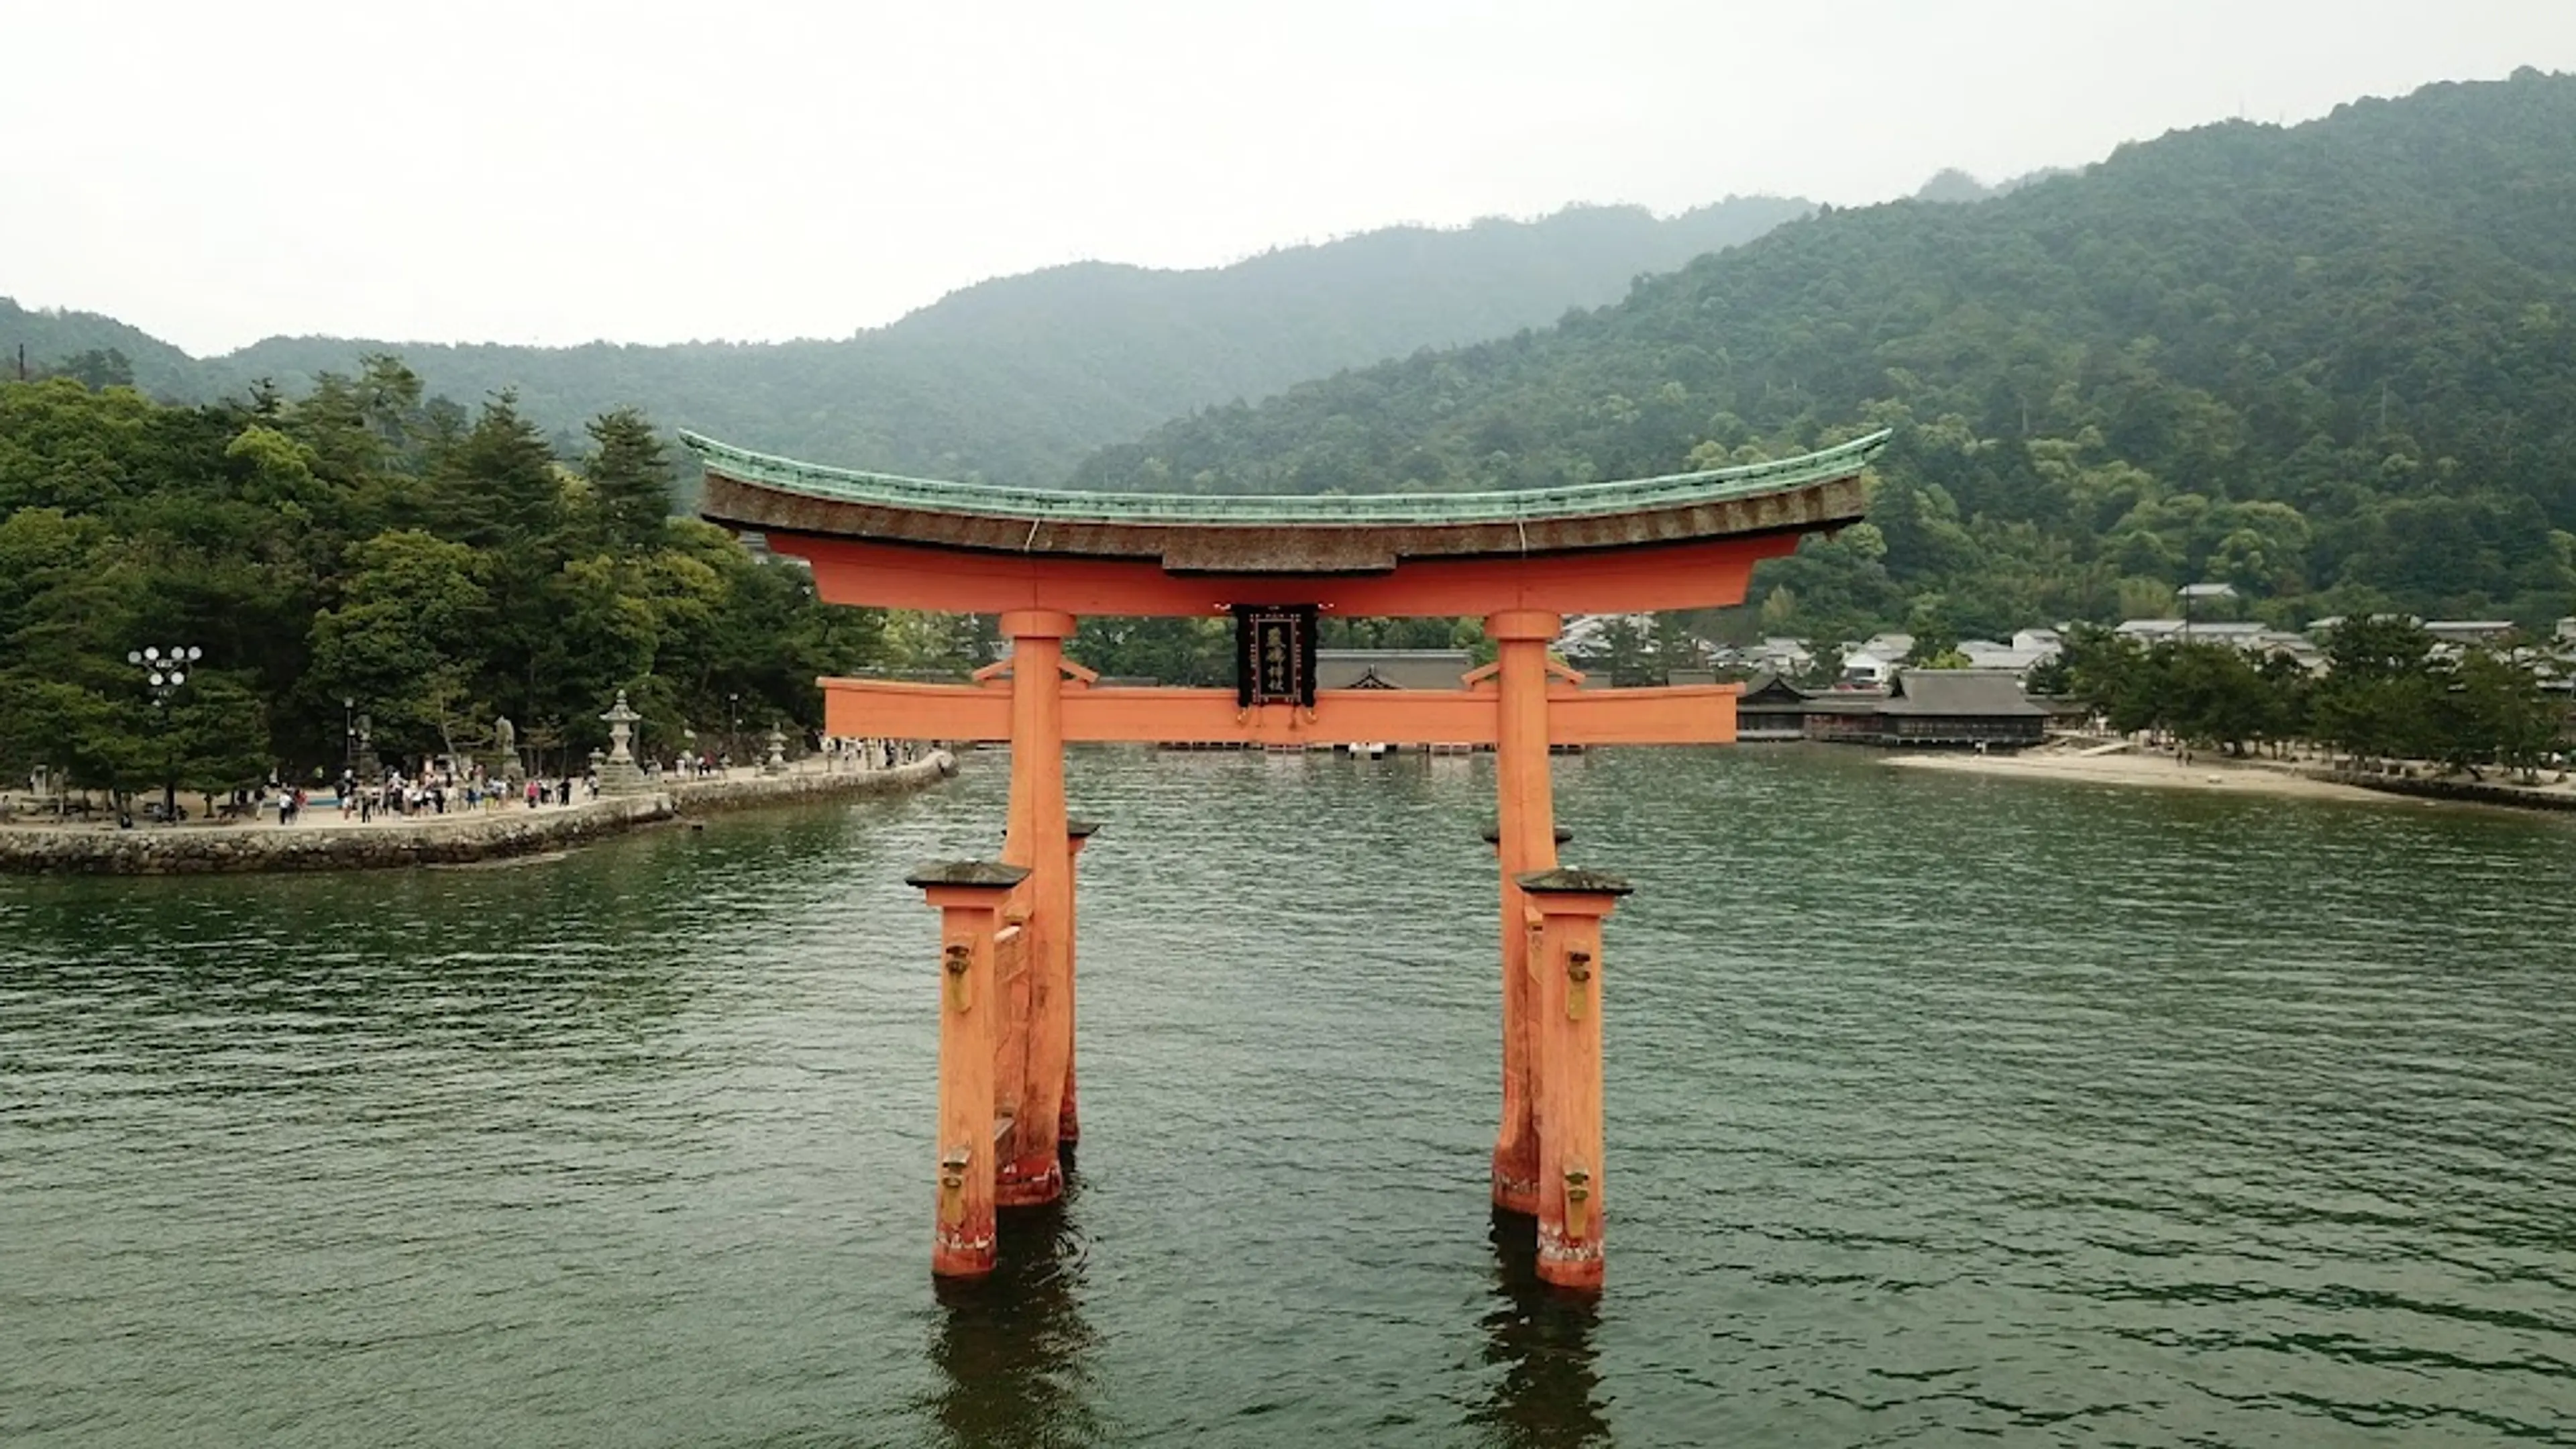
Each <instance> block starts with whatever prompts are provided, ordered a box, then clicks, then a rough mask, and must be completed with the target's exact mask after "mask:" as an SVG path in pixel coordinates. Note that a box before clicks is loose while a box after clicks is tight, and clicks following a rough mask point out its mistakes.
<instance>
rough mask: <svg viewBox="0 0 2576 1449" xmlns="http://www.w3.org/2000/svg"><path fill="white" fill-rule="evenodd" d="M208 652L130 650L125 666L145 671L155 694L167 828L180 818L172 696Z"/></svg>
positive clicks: (179, 648)
mask: <svg viewBox="0 0 2576 1449" xmlns="http://www.w3.org/2000/svg"><path fill="white" fill-rule="evenodd" d="M205 657H206V651H205V650H203V649H200V648H198V647H197V646H196V645H194V644H181V645H175V646H173V647H171V648H169V649H162V648H160V647H158V646H152V647H147V648H142V649H129V650H127V651H126V652H125V662H126V663H128V664H131V665H133V666H135V667H136V668H138V669H140V670H142V671H143V685H144V688H146V689H148V690H150V691H151V692H152V715H153V719H154V721H155V723H156V727H157V728H158V729H159V730H160V733H161V823H162V824H164V825H168V824H171V823H173V822H174V821H176V820H177V819H178V818H179V761H178V757H177V756H176V755H175V754H174V753H173V752H172V750H171V745H170V696H172V695H174V694H176V693H178V692H179V686H181V685H183V684H185V683H187V682H188V671H190V670H192V669H194V668H196V667H197V661H198V660H200V659H203V658H205Z"/></svg>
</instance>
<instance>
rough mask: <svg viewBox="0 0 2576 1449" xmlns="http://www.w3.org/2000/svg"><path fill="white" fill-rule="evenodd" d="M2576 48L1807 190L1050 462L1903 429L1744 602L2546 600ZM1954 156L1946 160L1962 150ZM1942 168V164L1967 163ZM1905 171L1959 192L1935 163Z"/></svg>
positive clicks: (1575, 465)
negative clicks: (1833, 529) (2313, 106)
mask: <svg viewBox="0 0 2576 1449" xmlns="http://www.w3.org/2000/svg"><path fill="white" fill-rule="evenodd" d="M2572 138H2576V76H2563V75H2543V74H2541V73H2540V72H2537V71H2532V70H2525V71H2522V72H2520V73H2518V74H2517V75H2515V76H2514V78H2513V79H2511V80H2509V81H2501V82H2490V83H2481V84H2451V85H2436V86H2431V87H2427V88H2425V89H2424V90H2421V91H2419V92H2417V93H2415V94H2414V95H2412V96H2409V97H2406V98H2405V99H2402V100H2395V101H2363V102H2358V103H2355V104H2351V105H2347V106H2343V107H2340V108H2338V109H2337V110H2336V111H2335V112H2334V113H2333V114H2332V115H2331V116H2329V117H2326V118H2324V119H2321V120H2318V121H2315V122H2312V123H2309V124H2306V125H2301V126H2296V127H2291V128H2287V129H2284V128H2280V127H2276V126H2266V125H2254V124H2248V123H2245V122H2229V123H2225V124H2220V125H2214V126H2208V127H2203V128H2201V129H2198V130H2192V131H2186V132H2177V133H2175V134H2173V135H2169V136H2166V137H2164V138H2162V139H2159V140H2155V141H2149V142H2143V143H2139V144H2134V145H2129V146H2124V147H2122V148H2121V149H2120V150H2119V151H2117V152H2116V153H2114V154H2113V155H2112V156H2111V157H2110V158H2109V159H2107V160H2105V161H2103V162H2101V163H2100V164H2097V165H2095V166H2092V167H2089V168H2086V169H2085V170H2084V171H2083V172H2081V173H2080V174H2074V175H2063V176H2057V177H2054V178H2050V179H2046V180H2041V181H2038V182H2035V183H2033V184H2030V185H2027V186H2022V187H2019V188H2018V189H2015V190H2013V191H2011V193H2010V194H2008V195H2003V196H2000V197H1997V198H1995V199H1993V200H1989V201H1983V202H1980V203H1978V204H1976V205H1948V204H1941V203H1940V202H1938V201H1931V200H1922V199H1913V200H1907V201H1900V202H1895V203H1891V204H1888V205H1884V206H1875V207H1868V208H1862V209H1855V210H1832V211H1828V212H1826V213H1822V214H1819V215H1817V216H1815V217H1813V218H1811V219H1808V220H1805V221H1801V222H1797V223H1795V224H1792V225H1788V226H1784V227H1781V228H1779V229H1778V230H1776V231H1774V232H1772V233H1771V234H1769V235H1767V236H1765V237H1763V238H1762V239H1760V240H1759V241H1756V242H1753V243H1750V244H1748V245H1746V246H1742V247H1739V248H1736V249H1735V250H1733V251H1730V252H1727V253H1725V254H1723V255H1717V256H1709V257H1702V258H1700V259H1699V260H1697V261H1695V262H1693V263H1691V264H1690V265H1689V266H1688V267H1686V268H1684V269H1682V270H1681V271H1680V272H1678V273H1675V274H1672V275H1668V276H1661V277H1656V278H1653V279H1650V280H1648V281H1646V282H1644V283H1642V284H1641V285H1639V286H1638V288H1637V289H1636V290H1635V292H1634V293H1633V294H1631V295H1630V296H1629V297H1628V298H1627V299H1626V300H1624V301H1622V302H1620V303H1618V304H1616V305H1614V306H1609V307H1605V308H1602V309H1600V310H1597V311H1593V312H1588V313H1582V314H1579V315H1576V316H1573V317H1570V318H1568V319H1566V320H1565V321H1564V322H1563V323H1561V324H1560V325H1558V326H1556V327H1554V328H1551V329H1548V330H1545V331H1541V332H1534V333H1530V334H1526V335H1521V336H1516V337H1511V338H1507V339H1503V340H1498V341H1489V342H1484V343H1480V344H1477V345H1474V346H1470V347H1465V348H1460V349H1456V350H1451V351H1442V352H1428V353H1423V354H1420V355H1416V356H1413V357H1408V358H1404V359H1401V360H1396V361H1390V362H1386V363H1383V364H1380V365H1377V366H1374V367H1370V368H1366V369H1361V370H1358V371H1352V372H1347V373H1343V374H1341V375H1339V376H1336V377H1332V378H1328V379H1325V380H1322V381H1319V382H1313V383H1309V384H1306V385H1303V386H1300V387H1297V388H1294V389H1291V390H1290V391H1289V392H1287V393H1285V394H1284V395H1282V396H1280V397H1277V398H1274V399H1272V400H1271V401H1269V402H1267V403H1264V404H1261V405H1260V406H1257V407H1244V406H1233V405H1227V406H1221V407H1214V408H1209V409H1206V410H1203V411H1202V412H1200V413H1199V414H1197V415H1195V416H1193V417H1190V418H1187V419H1183V420H1180V421H1177V422H1174V423H1172V424H1170V425H1168V426H1166V427H1163V428H1161V429H1158V430H1156V431H1154V432H1152V433H1149V434H1146V435H1145V436H1144V437H1143V438H1142V439H1141V440H1139V441H1136V442H1132V443H1129V444H1126V445H1122V446H1119V447H1115V448H1110V449H1107V450H1104V451H1103V452H1102V453H1100V454H1098V455H1096V456H1095V457H1093V458H1091V459H1089V460H1087V461H1086V462H1085V463H1084V465H1083V466H1082V467H1081V468H1080V469H1079V470H1077V472H1076V473H1075V475H1074V479H1073V481H1074V483H1075V485H1076V486H1079V487H1092V488H1115V487H1134V488H1183V489H1196V490H1202V491H1210V492H1260V491H1273V490H1291V491H1309V492H1311V491H1322V490H1326V489H1333V488H1343V489H1349V490H1351V491H1353V492H1360V491H1376V490H1392V489H1464V488H1480V487H1497V486H1518V485H1538V484H1555V483H1564V482H1574V481H1583V480H1589V479H1596V478H1612V477H1621V476H1637V475H1646V474H1654V473H1659V472H1665V471H1669V470H1674V469H1680V468H1686V467H1694V466H1704V465H1711V464H1716V463H1722V462H1728V461H1734V460H1739V459H1743V458H1748V457H1755V456H1761V455H1764V454H1776V453H1781V452H1786V451H1795V450H1798V449H1802V448H1806V447H1810V446H1814V445H1816V444H1818V443H1821V442H1824V441H1828V440H1832V439H1836V438H1840V437H1845V436H1849V435H1852V434H1854V433H1857V432H1859V431H1861V430H1863V429H1866V428H1872V427H1878V426H1890V427H1894V428H1895V429H1897V437H1896V441H1895V443H1894V444H1893V446H1892V447H1891V449H1890V451H1889V453H1888V454H1887V455H1885V457H1886V461H1885V462H1884V464H1883V466H1882V468H1881V470H1880V474H1881V477H1880V483H1879V492H1878V495H1877V500H1876V503H1875V505H1874V508H1873V526H1868V527H1864V528H1860V529H1854V530H1851V531H1850V533H1849V534H1847V535H1846V537H1845V538H1844V539H1842V540H1840V541H1838V542H1835V543H1831V544H1822V545H1810V546H1809V547H1808V548H1807V549H1806V550H1805V551H1803V552H1802V553H1801V555H1800V556H1799V557H1798V558H1796V559H1793V560H1788V561H1784V562H1783V563H1781V564H1778V565H1774V566H1768V567H1766V569H1765V571H1764V573H1763V574H1761V575H1760V576H1759V580H1758V582H1757V590H1758V593H1757V602H1761V603H1762V604H1763V610H1762V621H1763V623H1764V624H1766V625H1768V626H1769V627H1770V629H1771V630H1772V631H1773V632H1787V631H1802V632H1814V633H1819V634H1828V635H1835V636H1838V637H1850V636H1848V635H1843V634H1842V633H1841V631H1843V630H1849V629H1857V628H1865V627H1867V626H1869V625H1871V624H1895V623H1909V624H1912V625H1914V626H1915V628H1916V632H1917V633H1918V634H1922V633H1926V632H1929V633H1934V634H1937V633H1939V632H1941V631H1944V630H1948V631H1953V632H1955V631H1968V632H1986V633H1997V632H2001V631H2005V630H2009V629H2011V628H2013V627H2015V626H2020V625H2029V624H2038V623H2050V622H2055V621H2058V620H2063V619H2068V618H2104V617H2111V616H2115V615H2119V614H2134V613H2165V612H2169V611H2171V610H2172V609H2173V607H2174V604H2173V598H2174V593H2173V591H2174V589H2175V587H2176V586H2177V585H2180V584H2184V583H2191V582H2199V581H2203V580H2224V581H2226V582H2229V583H2232V584H2234V585H2236V586H2237V588H2238V589H2239V590H2240V591H2241V592H2242V593H2243V594H2244V595H2245V596H2246V598H2247V599H2248V600H2249V601H2250V603H2249V607H2250V608H2252V609H2253V610H2254V611H2255V612H2257V613H2259V614H2262V615H2264V616H2266V617H2271V618H2275V619H2278V620H2282V621H2286V622H2297V621H2298V620H2301V619H2304V618H2306V617H2308V616H2311V615H2315V614H2329V613H2349V612H2355V611H2362V610H2370V609H2380V608H2390V607H2396V608H2402V609H2406V610H2409V611H2412V612H2416V613H2420V614H2425V615H2448V616H2452V617H2460V616H2473V617H2495V616H2499V615H2501V616H2507V617H2512V618H2515V619H2519V620H2522V621H2524V622H2526V623H2539V622H2541V621H2545V620H2547V619H2549V618H2551V617H2554V616H2556V615H2563V614H2567V613H2571V612H2576V164H2571V157H2572V156H2576V148H2571V139H2572ZM1964 179H1965V178H1958V180H1964ZM1970 185H1973V183H1970ZM1926 194H1927V195H1928V196H1935V197H1938V196H1951V195H1961V196H1972V195H1975V194H1978V193H1974V192H1970V191H1969V190H1968V189H1967V188H1966V187H1963V186H1960V185H1958V184H1956V181H1951V180H1947V179H1945V180H1943V181H1941V182H1938V183H1936V184H1935V185H1933V186H1929V187H1927V188H1926Z"/></svg>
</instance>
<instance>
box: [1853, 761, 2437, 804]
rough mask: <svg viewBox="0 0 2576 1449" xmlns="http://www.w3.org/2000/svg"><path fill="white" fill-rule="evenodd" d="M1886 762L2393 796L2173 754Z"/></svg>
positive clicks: (2118, 781) (2157, 783) (2239, 790)
mask: <svg viewBox="0 0 2576 1449" xmlns="http://www.w3.org/2000/svg"><path fill="white" fill-rule="evenodd" d="M1882 763H1884V764H1888V765H1894V766H1897V767H1899V768H1902V769H1909V770H1937V771H1942V772H1945V773H1949V774H1957V775H1984V776H1991V777H1996V778H2003V779H2020V780H2061V781H2067V782H2071V783H2075V784H2091V785H2127V786H2133V787H2144V788H2148V789H2165V790H2197V791H2201V792H2203V793H2206V794H2220V795H2261V796H2267V797H2272V798H2276V799H2292V800H2365V801H2371V802H2374V803H2378V804H2386V803H2388V802H2389V800H2390V799H2391V798H2392V796H2391V795H2390V794H2389V793H2388V792H2385V791H2379V790H2373V789H2369V788H2367V787H2364V786H2361V785H2355V784H2347V783H2344V782H2342V781H2340V780H2320V779H2316V778H2313V777H2311V776H2308V775H2303V774H2299V773H2296V772H2295V771H2294V770H2293V769H2291V768H2290V767H2288V766H2283V767H2279V768H2275V767H2273V766H2270V765H2265V764H2257V763H2252V762H2245V761H2218V762H2210V761H2196V762H2194V763H2192V764H2188V765H2185V764H2181V763H2179V762H2177V761H2175V760H2174V759H2173V757H2172V756H2170V755H2165V754H2141V753H2139V752H2137V751H2123V752H2119V753H2114V754H2103V755H2086V754H2079V753H2076V752H2074V751H2069V750H2048V749H2038V750H2027V751H2024V752H2022V753H2020V754H2016V755H1995V754H1988V755H1973V754H1948V753H1943V754H1911V755H1888V756H1886V757H1885V758H1884V760H1883V761H1882Z"/></svg>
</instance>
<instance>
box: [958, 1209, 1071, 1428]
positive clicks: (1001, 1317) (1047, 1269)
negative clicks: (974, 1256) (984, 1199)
mask: <svg viewBox="0 0 2576 1449" xmlns="http://www.w3.org/2000/svg"><path fill="white" fill-rule="evenodd" d="M1081 1193H1082V1189H1081V1186H1080V1182H1079V1179H1077V1178H1074V1177H1071V1176H1070V1175H1068V1178H1067V1180H1066V1183H1065V1195H1064V1198H1063V1199H1062V1200H1061V1201H1058V1202H1054V1203H1050V1204H1048V1205H1046V1206H1044V1207H1037V1208H1018V1209H1012V1210H1009V1211H1006V1212H1005V1213H1004V1214H1003V1215H1002V1224H1001V1234H1000V1253H999V1258H1000V1261H999V1262H998V1263H997V1264H996V1265H995V1267H994V1270H993V1273H992V1276H991V1277H989V1278H986V1279H984V1280H983V1281H981V1282H968V1283H959V1282H950V1281H945V1280H934V1282H933V1291H934V1292H935V1293H936V1294H937V1296H938V1300H939V1308H940V1318H939V1332H938V1335H937V1337H935V1338H934V1339H933V1340H932V1341H931V1345H930V1358H931V1362H932V1363H934V1364H936V1365H937V1366H938V1368H939V1372H940V1376H941V1384H940V1388H939V1392H938V1394H937V1395H936V1396H935V1398H934V1400H933V1402H932V1404H931V1412H932V1415H933V1417H934V1418H935V1419H936V1420H937V1422H938V1424H939V1427H940V1429H941V1430H942V1431H943V1433H944V1435H945V1437H946V1442H948V1443H950V1444H953V1445H956V1446H958V1449H1018V1446H1040V1449H1046V1446H1055V1445H1067V1444H1096V1443H1100V1442H1103V1438H1102V1431H1101V1425H1100V1416H1099V1413H1098V1411H1097V1410H1096V1409H1095V1408H1094V1407H1093V1405H1092V1400H1091V1395H1092V1384H1091V1381H1090V1378H1091V1375H1090V1369H1089V1367H1088V1364H1087V1362H1086V1360H1087V1358H1088V1356H1089V1354H1090V1352H1091V1350H1092V1348H1093V1346H1094V1343H1095V1341H1096V1339H1095V1335H1094V1334H1093V1333H1092V1331H1091V1325H1089V1324H1088V1323H1085V1322H1084V1321H1083V1318H1082V1307H1081V1304H1080V1303H1079V1302H1078V1301H1077V1300H1076V1298H1075V1294H1076V1292H1077V1290H1078V1289H1079V1288H1080V1286H1081V1280H1082V1271H1083V1260H1084V1257H1085V1255H1086V1254H1087V1252H1088V1245H1087V1244H1086V1243H1085V1242H1084V1240H1083V1238H1082V1235H1081V1233H1080V1231H1079V1230H1078V1229H1077V1228H1075V1226H1074V1217H1075V1214H1076V1212H1077V1211H1078V1205H1079V1201H1080V1198H1081Z"/></svg>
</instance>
